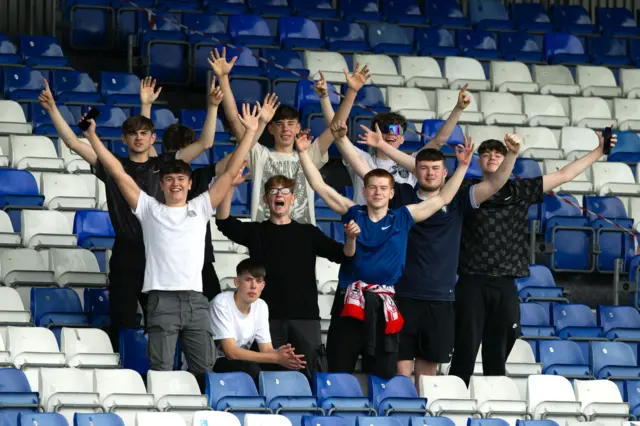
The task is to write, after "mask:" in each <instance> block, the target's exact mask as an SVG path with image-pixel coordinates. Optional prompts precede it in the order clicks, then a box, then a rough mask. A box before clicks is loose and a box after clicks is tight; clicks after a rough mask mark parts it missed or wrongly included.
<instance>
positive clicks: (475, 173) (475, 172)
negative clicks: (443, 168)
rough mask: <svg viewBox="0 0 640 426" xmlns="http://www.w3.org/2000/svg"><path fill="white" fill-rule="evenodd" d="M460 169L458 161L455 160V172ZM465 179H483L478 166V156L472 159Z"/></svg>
mask: <svg viewBox="0 0 640 426" xmlns="http://www.w3.org/2000/svg"><path fill="white" fill-rule="evenodd" d="M457 168H458V159H457V158H456V159H455V166H454V170H455V169H457ZM464 176H465V179H482V169H480V166H478V154H473V157H471V164H469V168H468V169H467V173H466V174H465V175H464Z"/></svg>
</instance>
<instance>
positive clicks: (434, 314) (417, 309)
mask: <svg viewBox="0 0 640 426" xmlns="http://www.w3.org/2000/svg"><path fill="white" fill-rule="evenodd" d="M396 305H398V310H399V311H400V314H401V315H402V317H403V318H404V326H403V327H402V330H401V331H400V347H399V348H398V360H399V361H407V360H413V359H415V358H418V359H421V360H424V361H429V362H436V363H447V362H449V361H451V354H452V353H453V338H454V329H455V311H454V308H453V301H433V300H418V299H409V298H406V297H396Z"/></svg>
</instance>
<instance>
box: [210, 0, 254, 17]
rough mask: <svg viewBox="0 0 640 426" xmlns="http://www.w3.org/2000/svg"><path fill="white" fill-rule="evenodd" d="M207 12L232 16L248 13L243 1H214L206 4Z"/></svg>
mask: <svg viewBox="0 0 640 426" xmlns="http://www.w3.org/2000/svg"><path fill="white" fill-rule="evenodd" d="M207 7H208V9H207V11H208V12H209V13H211V14H218V13H222V14H234V13H246V12H248V9H247V6H246V5H245V2H244V0H216V1H210V2H207Z"/></svg>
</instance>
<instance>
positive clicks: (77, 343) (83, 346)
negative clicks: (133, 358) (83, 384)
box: [60, 327, 120, 380]
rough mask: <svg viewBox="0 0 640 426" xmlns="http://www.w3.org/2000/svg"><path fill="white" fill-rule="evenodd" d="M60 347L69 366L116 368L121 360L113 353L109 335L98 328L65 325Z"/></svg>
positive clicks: (61, 334)
mask: <svg viewBox="0 0 640 426" xmlns="http://www.w3.org/2000/svg"><path fill="white" fill-rule="evenodd" d="M60 348H61V351H62V352H63V353H64V354H65V356H66V358H67V365H68V366H69V367H78V368H115V367H118V364H119V362H120V357H119V356H118V354H116V353H113V347H112V346H111V341H110V340H109V336H107V333H105V332H104V331H102V330H100V329H98V328H68V327H64V328H63V329H62V332H61V333H60ZM92 380H93V378H92Z"/></svg>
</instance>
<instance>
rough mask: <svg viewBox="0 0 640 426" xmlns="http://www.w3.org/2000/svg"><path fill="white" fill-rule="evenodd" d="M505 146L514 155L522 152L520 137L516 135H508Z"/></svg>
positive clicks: (505, 137)
mask: <svg viewBox="0 0 640 426" xmlns="http://www.w3.org/2000/svg"><path fill="white" fill-rule="evenodd" d="M504 144H505V145H506V146H507V149H508V150H509V151H511V152H513V153H514V154H517V153H518V152H520V136H518V135H517V134H515V133H507V134H506V135H504Z"/></svg>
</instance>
